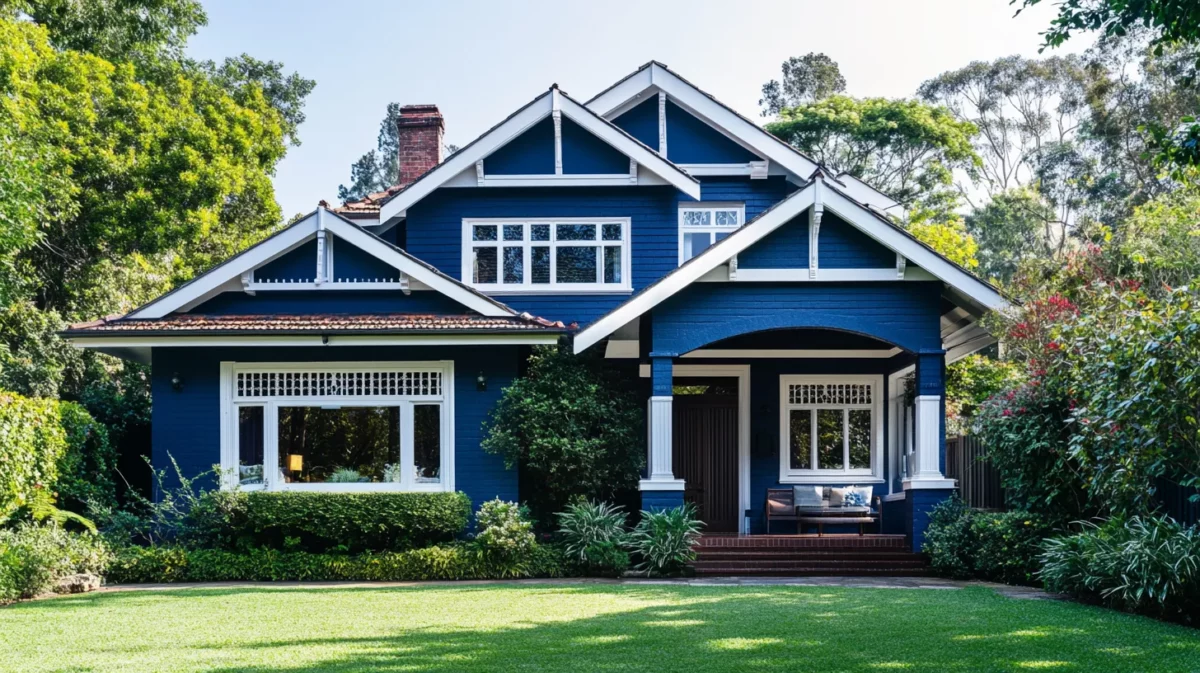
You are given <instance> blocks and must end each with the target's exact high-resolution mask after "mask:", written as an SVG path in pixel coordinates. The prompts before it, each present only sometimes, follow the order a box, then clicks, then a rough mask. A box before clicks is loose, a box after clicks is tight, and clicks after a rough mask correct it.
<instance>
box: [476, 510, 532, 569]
mask: <svg viewBox="0 0 1200 673" xmlns="http://www.w3.org/2000/svg"><path fill="white" fill-rule="evenodd" d="M475 518H476V522H477V524H478V526H479V533H478V534H477V535H476V536H475V541H476V542H477V543H478V545H479V547H480V549H482V550H483V551H484V552H486V553H488V554H490V555H492V556H496V557H498V558H504V559H516V558H519V557H520V556H521V555H522V554H525V553H528V552H529V550H530V549H532V548H533V546H534V537H533V524H532V523H531V522H530V521H529V517H528V514H527V513H526V512H524V511H522V508H521V507H520V506H519V505H517V504H516V503H514V502H505V501H503V500H501V499H499V498H496V499H495V500H489V501H487V502H485V503H483V504H482V505H480V506H479V513H478V514H477V515H476V517H475Z"/></svg>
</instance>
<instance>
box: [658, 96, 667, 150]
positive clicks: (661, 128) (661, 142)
mask: <svg viewBox="0 0 1200 673" xmlns="http://www.w3.org/2000/svg"><path fill="white" fill-rule="evenodd" d="M658 153H659V154H660V155H662V156H663V157H664V158H665V157H666V156H667V94H665V93H663V92H662V91H659V92H658Z"/></svg>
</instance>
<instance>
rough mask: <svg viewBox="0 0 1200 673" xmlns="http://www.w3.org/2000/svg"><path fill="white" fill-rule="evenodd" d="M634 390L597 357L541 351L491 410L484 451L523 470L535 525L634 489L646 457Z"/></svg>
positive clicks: (549, 348) (561, 350) (556, 349)
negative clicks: (571, 505) (574, 504)
mask: <svg viewBox="0 0 1200 673" xmlns="http://www.w3.org/2000/svg"><path fill="white" fill-rule="evenodd" d="M634 390H635V386H634V385H631V382H630V381H629V380H626V379H624V378H623V377H622V376H621V375H620V374H619V372H617V371H615V370H613V369H612V367H611V366H608V365H606V364H605V363H604V361H603V359H597V358H596V356H594V355H584V356H576V355H571V354H570V352H569V351H568V350H567V349H564V348H559V347H554V346H547V347H540V348H536V349H535V350H534V351H533V354H532V355H531V356H530V358H529V363H528V370H527V372H526V373H525V375H524V376H522V377H520V378H518V379H517V380H515V381H514V382H513V383H512V385H510V386H509V387H508V388H506V389H505V390H504V393H503V395H502V396H501V398H500V402H499V403H498V404H497V405H496V407H495V408H494V409H493V410H492V412H491V415H490V417H489V421H488V427H487V436H486V437H485V438H484V440H483V443H482V445H483V448H484V450H485V451H488V452H490V453H495V454H498V455H500V456H503V457H504V461H505V463H506V464H507V465H508V466H509V467H519V468H520V470H521V473H520V475H521V484H522V487H523V491H524V492H523V493H522V498H523V499H525V500H527V501H528V502H529V504H530V507H531V508H532V509H533V513H534V516H535V517H536V518H537V519H538V520H541V521H553V520H554V514H555V513H556V512H561V511H562V510H563V508H564V507H565V506H566V505H567V503H568V502H569V501H570V500H571V498H572V497H573V496H583V497H585V498H588V499H592V500H600V501H613V500H617V499H619V498H618V496H622V497H623V496H626V495H628V494H629V493H630V492H632V491H634V490H635V489H636V488H637V480H638V477H639V475H640V474H641V469H642V465H643V463H644V461H645V455H646V450H645V449H646V445H645V441H646V434H645V432H644V426H643V424H642V408H641V404H640V403H639V402H638V400H637V397H636V395H635V394H634Z"/></svg>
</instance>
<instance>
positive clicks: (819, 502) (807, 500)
mask: <svg viewBox="0 0 1200 673" xmlns="http://www.w3.org/2000/svg"><path fill="white" fill-rule="evenodd" d="M795 492H796V506H797V507H822V506H824V504H825V498H824V489H823V488H821V487H820V486H797V487H795Z"/></svg>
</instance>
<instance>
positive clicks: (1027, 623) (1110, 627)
mask: <svg viewBox="0 0 1200 673" xmlns="http://www.w3.org/2000/svg"><path fill="white" fill-rule="evenodd" d="M0 652H2V653H3V655H0V656H2V661H0V669H3V670H6V671H8V670H11V671H23V672H31V671H94V672H105V671H278V670H284V671H303V672H309V671H331V672H349V671H363V670H378V671H516V670H520V671H572V672H584V671H606V672H607V671H655V672H667V671H685V672H687V673H702V672H706V671H788V672H789V673H794V672H801V671H815V672H820V673H838V672H844V671H874V672H886V671H905V670H907V671H972V672H974V671H1025V670H1052V671H1105V672H1111V673H1115V672H1118V671H1154V672H1155V673H1166V672H1168V671H1172V672H1173V671H1200V632H1198V631H1195V630H1192V629H1188V628H1186V627H1181V626H1175V625H1171V624H1165V623H1160V622H1156V621H1153V620H1150V619H1145V618H1141V617H1134V616H1130V615H1124V614H1120V613H1116V612H1112V611H1109V610H1105V609H1102V608H1095V607H1089V606H1084V605H1076V604H1071V603H1056V602H1049V601H1030V600H1013V599H1008V598H1004V597H1001V596H999V595H997V594H995V593H994V592H992V591H990V590H988V589H985V588H982V587H980V588H974V587H973V588H968V589H963V590H921V589H843V588H827V587H783V586H757V587H696V586H665V585H529V584H525V585H470V586H445V585H442V586H430V587H422V588H361V587H345V588H312V589H294V588H283V587H280V588H253V589H234V588H227V589H226V588H220V589H211V588H205V589H200V588H197V589H179V590H170V591H138V592H123V593H101V594H89V595H82V596H71V597H64V598H56V599H51V600H45V601H36V602H32V603H21V604H17V605H13V606H10V607H7V608H0Z"/></svg>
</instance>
